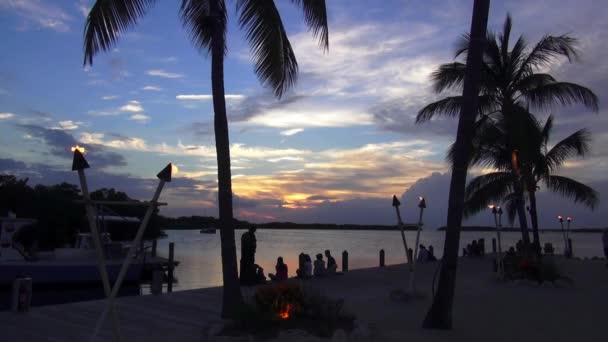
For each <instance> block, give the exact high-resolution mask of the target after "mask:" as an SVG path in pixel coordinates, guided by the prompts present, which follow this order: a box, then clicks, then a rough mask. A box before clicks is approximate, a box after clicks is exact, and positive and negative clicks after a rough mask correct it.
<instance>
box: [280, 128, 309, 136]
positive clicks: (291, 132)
mask: <svg viewBox="0 0 608 342" xmlns="http://www.w3.org/2000/svg"><path fill="white" fill-rule="evenodd" d="M302 132H304V128H292V129H288V130H285V131H281V133H280V134H281V135H285V136H292V135H296V134H298V133H302Z"/></svg>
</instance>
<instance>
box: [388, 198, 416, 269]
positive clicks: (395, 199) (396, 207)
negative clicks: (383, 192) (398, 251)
mask: <svg viewBox="0 0 608 342" xmlns="http://www.w3.org/2000/svg"><path fill="white" fill-rule="evenodd" d="M400 205H401V202H399V200H398V199H397V196H395V195H393V207H395V212H396V213H397V224H399V228H400V230H401V240H403V248H404V249H405V259H406V260H407V262H408V263H409V264H410V272H412V260H411V259H410V257H409V253H408V252H407V241H406V239H405V232H404V231H403V230H404V228H403V221H402V220H401V212H400V211H399V206H400ZM414 258H415V257H412V259H414Z"/></svg>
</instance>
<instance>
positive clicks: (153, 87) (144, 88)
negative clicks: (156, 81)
mask: <svg viewBox="0 0 608 342" xmlns="http://www.w3.org/2000/svg"><path fill="white" fill-rule="evenodd" d="M162 89H163V88H161V87H157V86H151V85H148V86H145V87H143V88H141V90H150V91H161V90H162Z"/></svg>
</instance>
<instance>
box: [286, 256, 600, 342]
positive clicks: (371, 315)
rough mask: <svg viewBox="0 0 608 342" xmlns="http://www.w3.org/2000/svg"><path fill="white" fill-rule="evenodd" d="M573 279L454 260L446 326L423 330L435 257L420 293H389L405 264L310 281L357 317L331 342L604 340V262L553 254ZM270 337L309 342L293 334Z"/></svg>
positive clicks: (424, 269) (422, 274)
mask: <svg viewBox="0 0 608 342" xmlns="http://www.w3.org/2000/svg"><path fill="white" fill-rule="evenodd" d="M557 263H558V265H559V267H560V269H561V270H562V271H563V273H564V274H565V275H566V276H568V277H570V278H572V279H573V281H574V282H573V283H568V282H566V281H558V282H557V284H556V285H552V284H545V285H541V286H539V285H537V284H536V283H532V282H528V281H514V282H503V281H499V280H498V279H497V276H496V274H495V273H493V272H492V266H491V258H490V257H488V256H486V258H483V259H470V258H466V259H461V262H460V263H459V271H458V278H457V287H456V296H455V301H454V312H453V323H454V326H453V329H452V330H449V331H435V330H425V329H422V328H421V323H422V320H423V318H424V315H425V313H426V310H428V308H429V306H430V303H431V281H432V277H433V274H434V272H435V270H436V267H437V265H438V264H437V263H429V264H423V265H419V269H418V270H419V276H418V277H417V278H418V279H419V280H418V281H417V284H418V289H419V290H420V292H422V293H423V294H424V295H425V298H423V299H417V300H410V301H407V302H403V301H398V300H394V299H391V296H390V293H391V291H392V290H395V289H399V288H401V289H406V288H407V284H408V272H407V268H406V266H405V265H396V266H389V267H386V268H384V269H380V268H375V269H365V270H356V271H351V272H349V273H347V274H346V275H344V276H336V277H333V278H328V279H320V280H315V281H313V282H311V283H312V284H313V285H312V286H314V287H316V288H319V289H322V291H323V292H324V293H325V294H327V295H329V296H331V297H334V298H335V297H338V298H344V299H345V308H346V309H347V310H348V311H350V312H353V313H354V314H355V315H356V316H357V325H358V327H359V328H358V329H357V330H356V331H355V332H354V333H353V334H351V335H350V336H342V334H341V333H340V334H338V335H339V336H334V339H333V340H336V341H369V340H371V341H469V342H470V341H511V342H513V341H578V340H584V341H586V342H592V341H598V342H599V341H607V340H608V337H607V336H608V330H607V328H606V323H607V321H606V319H607V318H608V268H607V267H606V266H605V263H606V262H605V261H603V260H593V261H591V260H586V261H584V260H576V259H575V260H565V259H557ZM277 340H286V341H287V340H289V341H293V340H301V341H307V340H310V341H315V340H318V339H315V338H311V337H304V336H298V335H297V334H295V333H294V332H289V333H286V334H283V335H281V337H280V338H278V339H277Z"/></svg>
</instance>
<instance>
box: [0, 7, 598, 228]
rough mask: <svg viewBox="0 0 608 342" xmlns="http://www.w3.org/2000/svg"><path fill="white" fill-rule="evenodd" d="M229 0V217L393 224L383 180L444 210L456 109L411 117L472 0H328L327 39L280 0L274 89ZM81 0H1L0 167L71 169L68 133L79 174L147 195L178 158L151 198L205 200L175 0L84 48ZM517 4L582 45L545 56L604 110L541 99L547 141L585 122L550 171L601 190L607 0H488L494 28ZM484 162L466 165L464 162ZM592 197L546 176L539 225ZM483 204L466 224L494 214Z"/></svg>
mask: <svg viewBox="0 0 608 342" xmlns="http://www.w3.org/2000/svg"><path fill="white" fill-rule="evenodd" d="M227 2H228V4H229V9H230V10H229V30H228V35H227V44H228V54H227V58H226V61H225V88H226V94H227V96H226V100H227V106H228V118H229V122H230V123H229V128H230V142H231V163H232V176H233V177H232V181H233V192H234V196H235V198H234V204H235V216H236V217H237V218H239V219H245V220H250V221H254V222H263V221H294V222H303V223H306V222H325V223H359V224H395V222H396V217H395V213H394V210H393V208H392V207H391V197H392V196H393V194H396V195H397V196H399V197H400V198H401V199H402V203H403V205H402V211H403V212H404V217H405V221H408V222H412V221H415V220H416V219H417V208H416V204H417V197H418V196H420V195H423V196H425V197H426V198H427V205H428V208H427V211H426V214H425V222H426V223H425V224H426V225H427V226H429V227H433V228H435V227H439V226H441V225H443V224H445V218H446V208H447V197H448V190H449V179H450V174H449V167H448V165H447V164H446V162H445V160H444V158H445V152H446V150H447V148H448V146H449V145H450V144H451V143H452V142H453V140H454V137H455V133H456V125H457V122H456V120H453V119H440V120H433V121H432V122H430V123H425V124H422V125H415V123H414V119H415V116H416V113H417V111H418V110H420V109H421V108H422V107H424V105H426V104H428V103H430V102H432V101H434V100H437V99H440V98H441V97H442V96H445V94H439V95H438V94H434V93H433V92H432V89H431V87H430V82H429V75H430V73H431V72H432V71H433V70H435V69H436V68H437V67H438V66H439V65H440V64H442V63H448V62H451V61H453V57H454V46H455V42H456V41H457V40H458V38H459V37H460V36H461V35H462V34H463V33H465V32H467V31H468V29H469V27H470V20H471V11H472V3H473V2H472V1H470V0H433V1H422V0H385V1H365V0H329V1H327V2H328V15H329V51H326V52H324V51H323V50H322V49H320V48H319V46H318V43H317V42H316V41H315V40H314V38H313V37H312V34H311V33H310V32H309V31H308V30H307V28H306V26H305V24H304V22H303V18H302V14H301V13H300V12H299V11H298V9H297V8H296V7H295V6H293V4H292V2H291V1H287V0H275V3H276V4H277V7H278V8H279V11H280V12H281V16H282V18H283V23H284V25H285V28H286V31H287V33H288V35H289V38H290V41H291V44H292V46H293V48H294V51H295V54H296V57H297V60H298V64H299V78H298V83H297V85H296V86H295V87H294V88H293V89H292V90H291V91H290V92H288V93H287V94H285V95H284V96H283V97H282V98H281V99H277V98H275V97H274V96H273V95H272V92H271V91H270V90H269V89H266V88H264V87H263V86H262V85H261V84H260V82H259V81H258V79H257V77H256V76H255V74H254V72H253V65H252V61H251V59H250V53H249V46H248V43H247V41H246V40H245V39H244V34H243V31H242V30H240V28H239V26H238V23H237V21H236V18H237V17H236V14H235V12H236V11H235V1H230V0H228V1H227ZM92 3H93V1H88V0H56V1H43V0H0V41H2V53H0V173H9V174H14V175H17V176H19V177H23V178H25V177H27V178H29V183H30V184H32V185H33V184H38V183H40V184H54V183H58V182H63V181H66V182H71V183H77V181H78V180H77V176H76V175H75V174H74V173H72V172H71V171H70V167H71V152H70V147H71V146H73V145H76V144H78V145H80V146H84V147H85V148H86V150H87V153H86V158H87V159H88V160H89V162H90V164H91V169H89V170H87V172H88V173H89V180H90V183H91V188H93V189H95V188H99V187H114V188H116V189H118V190H121V191H125V192H127V194H129V195H130V196H131V197H133V198H137V199H142V200H146V199H149V198H151V196H152V194H153V191H154V188H155V186H156V184H157V181H156V180H155V175H156V173H158V171H160V170H161V169H162V168H163V167H164V166H165V165H166V164H167V163H169V162H173V163H174V164H176V165H177V166H178V167H179V173H178V174H177V176H176V178H175V179H174V180H173V182H171V184H170V185H168V186H167V187H166V190H165V191H164V192H163V196H162V199H163V200H164V201H167V202H169V206H167V207H164V208H162V210H161V214H164V215H168V216H178V215H217V203H216V201H217V174H216V170H217V168H216V160H215V146H214V135H213V109H212V103H211V95H210V94H211V84H210V83H211V82H210V60H209V58H208V56H207V54H206V53H205V52H201V51H198V50H197V49H196V48H195V47H194V46H193V45H192V43H191V41H190V40H189V37H188V34H187V32H186V30H184V28H183V27H182V24H181V22H180V19H179V16H178V7H179V4H178V2H176V1H158V2H157V3H156V5H155V6H154V7H153V8H152V9H151V10H150V11H149V12H148V13H147V15H146V16H145V17H144V18H142V19H141V20H140V21H139V22H138V24H137V25H136V26H134V27H132V28H131V29H130V30H129V31H128V32H126V33H125V34H124V35H123V36H121V37H120V39H119V42H118V44H117V45H116V46H115V47H114V48H112V49H111V50H110V51H108V52H105V53H101V54H99V55H97V56H96V57H95V59H94V62H93V65H92V66H86V67H85V66H84V65H83V57H84V54H83V29H84V23H85V19H86V15H87V13H88V11H89V9H90V7H91V6H92ZM507 13H510V14H511V15H512V17H513V35H514V36H519V35H521V34H523V35H525V37H526V38H527V40H528V41H529V42H530V44H531V45H532V44H534V43H535V42H537V41H538V40H539V39H540V38H541V37H542V36H543V35H545V34H554V35H558V34H564V33H568V34H570V35H572V36H574V37H577V38H578V39H579V49H580V58H579V60H577V61H575V63H568V62H567V61H560V62H557V63H555V64H554V65H553V66H552V67H551V69H550V70H547V71H549V72H550V73H551V74H552V75H554V76H555V77H556V78H557V79H558V80H564V81H570V82H575V83H579V84H581V85H585V86H587V87H590V88H591V89H593V90H594V91H595V92H596V94H597V95H598V97H599V98H600V111H599V113H590V112H589V111H588V110H586V109H584V108H582V107H579V106H569V107H556V108H553V109H551V111H550V112H539V113H538V115H539V117H540V118H541V119H544V118H546V117H547V116H548V115H549V114H553V115H554V116H555V118H556V120H555V133H554V135H553V136H552V139H553V140H554V141H558V140H559V139H562V138H565V137H566V136H567V135H569V134H571V133H573V132H574V131H576V130H578V129H580V128H584V127H587V128H589V129H591V131H592V133H593V137H594V140H593V146H592V151H591V152H590V153H589V154H588V155H587V156H586V158H585V159H575V160H571V161H570V162H568V163H567V164H566V165H565V167H564V168H563V169H562V170H560V173H559V174H561V175H566V176H570V177H573V178H575V179H577V180H579V181H582V182H585V183H587V184H589V185H591V186H593V187H594V188H595V189H596V190H598V191H599V192H600V196H603V195H604V194H608V176H607V175H606V170H607V163H608V153H607V152H606V151H608V150H607V149H606V147H608V118H607V115H606V114H607V113H606V111H607V109H606V108H605V106H604V104H605V103H606V102H607V101H606V99H608V88H607V87H606V85H607V84H608V73H607V71H608V67H607V66H606V64H605V61H604V55H605V53H606V52H608V49H607V48H608V39H607V38H608V37H606V36H607V34H608V23H607V22H606V21H605V18H606V17H607V16H608V8H607V7H606V6H600V5H598V3H597V2H596V1H591V0H581V1H576V2H573V1H566V0H562V1H558V0H539V1H533V2H530V1H523V0H522V1H520V0H512V1H492V2H491V12H490V19H489V29H491V30H494V31H500V29H501V27H502V23H503V22H504V19H505V16H506V15H507ZM487 171H488V170H480V169H473V170H471V172H470V177H471V176H475V175H477V174H480V173H482V172H487ZM606 209H608V205H606V204H605V203H604V202H603V201H602V202H601V203H600V205H599V206H598V208H596V209H595V211H590V210H588V209H586V208H583V207H581V206H579V205H575V204H572V203H571V202H569V201H567V200H564V199H562V198H560V197H559V196H556V195H554V194H549V193H546V192H545V191H544V189H542V188H541V190H540V193H539V215H540V224H541V227H546V228H556V227H557V221H556V220H555V216H556V215H557V214H561V215H564V216H566V215H572V216H574V217H575V223H576V225H579V226H585V227H603V226H606V223H605V222H606V220H607V219H608V214H607V212H608V211H607V210H606ZM491 223H492V220H491V217H490V215H489V214H487V213H482V214H479V215H477V216H476V217H473V218H471V219H469V220H467V222H466V224H483V225H487V224H491Z"/></svg>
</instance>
